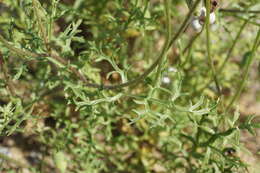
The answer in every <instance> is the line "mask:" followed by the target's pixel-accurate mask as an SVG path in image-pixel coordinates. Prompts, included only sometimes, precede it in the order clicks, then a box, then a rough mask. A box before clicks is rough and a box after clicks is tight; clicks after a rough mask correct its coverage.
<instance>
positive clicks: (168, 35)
mask: <svg viewBox="0 0 260 173" xmlns="http://www.w3.org/2000/svg"><path fill="white" fill-rule="evenodd" d="M164 5H165V14H166V18H167V22H166V23H167V31H168V32H167V36H166V41H165V42H166V47H168V45H169V43H170V37H171V25H170V21H171V16H170V4H169V0H165V1H164ZM167 52H168V50H166V51H165V52H164V54H163V56H162V58H161V60H160V62H159V63H158V68H157V72H156V76H155V79H154V83H155V84H156V85H158V84H159V83H160V81H159V80H158V79H160V77H161V71H162V64H163V62H164V60H165V59H166V57H167Z"/></svg>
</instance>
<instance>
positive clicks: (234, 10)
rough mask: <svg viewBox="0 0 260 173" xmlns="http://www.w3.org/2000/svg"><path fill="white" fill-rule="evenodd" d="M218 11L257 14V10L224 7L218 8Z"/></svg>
mask: <svg viewBox="0 0 260 173" xmlns="http://www.w3.org/2000/svg"><path fill="white" fill-rule="evenodd" d="M219 11H220V12H223V13H254V14H259V13H260V11H259V10H239V9H224V8H221V9H219Z"/></svg>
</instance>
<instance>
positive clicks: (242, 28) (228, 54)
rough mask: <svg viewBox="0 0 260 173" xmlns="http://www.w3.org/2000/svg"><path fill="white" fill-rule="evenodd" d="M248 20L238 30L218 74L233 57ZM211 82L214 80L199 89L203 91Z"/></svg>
mask: <svg viewBox="0 0 260 173" xmlns="http://www.w3.org/2000/svg"><path fill="white" fill-rule="evenodd" d="M248 21H249V19H248V20H247V21H245V22H244V23H243V25H242V26H241V27H240V30H239V31H238V33H237V35H236V37H235V39H234V41H233V42H232V45H231V48H230V49H229V51H228V53H227V56H226V58H225V60H224V61H223V63H222V64H221V66H220V67H219V69H218V70H217V74H219V75H220V74H221V72H222V71H223V69H224V68H225V66H226V64H227V62H228V60H229V59H230V58H231V54H232V52H233V50H234V48H235V46H236V44H237V43H238V40H239V38H240V36H241V34H242V32H243V30H244V29H245V27H246V25H247V24H248ZM211 82H212V80H210V81H208V82H207V84H206V85H205V86H203V87H202V88H201V89H200V90H199V92H201V91H203V90H204V89H205V88H207V87H208V86H209V84H210V83H211Z"/></svg>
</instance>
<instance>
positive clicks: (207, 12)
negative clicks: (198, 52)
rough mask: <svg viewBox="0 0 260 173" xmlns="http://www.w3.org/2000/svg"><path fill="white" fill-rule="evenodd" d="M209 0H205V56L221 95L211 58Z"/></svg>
mask: <svg viewBox="0 0 260 173" xmlns="http://www.w3.org/2000/svg"><path fill="white" fill-rule="evenodd" d="M210 8H211V7H210V0H207V2H206V9H207V11H206V14H207V15H206V37H207V54H208V59H209V63H210V66H211V70H212V76H213V78H214V81H215V84H216V87H217V90H218V94H219V95H220V94H221V89H220V86H219V82H218V78H217V73H216V69H215V66H214V61H213V58H212V56H211V42H210V29H209V25H210V21H209V15H210Z"/></svg>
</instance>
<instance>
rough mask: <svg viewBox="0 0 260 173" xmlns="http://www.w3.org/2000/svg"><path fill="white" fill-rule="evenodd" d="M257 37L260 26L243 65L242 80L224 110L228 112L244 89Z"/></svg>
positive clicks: (257, 42) (259, 32) (256, 46)
mask: <svg viewBox="0 0 260 173" xmlns="http://www.w3.org/2000/svg"><path fill="white" fill-rule="evenodd" d="M259 38H260V28H259V29H258V33H257V36H256V39H255V41H254V45H253V48H252V50H251V54H250V57H249V59H248V61H247V63H246V66H245V72H244V73H243V77H242V80H241V82H240V83H239V85H238V86H239V87H238V89H237V91H236V93H235V95H234V96H233V98H232V99H231V101H230V103H229V104H228V106H227V109H226V112H229V110H230V109H231V107H232V106H233V104H234V102H235V101H236V100H237V98H238V97H239V96H240V94H241V92H242V90H243V89H244V87H245V84H246V81H247V78H248V74H249V69H250V66H251V64H252V63H253V60H254V57H255V56H254V55H255V52H256V50H257V48H258V46H259Z"/></svg>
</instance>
